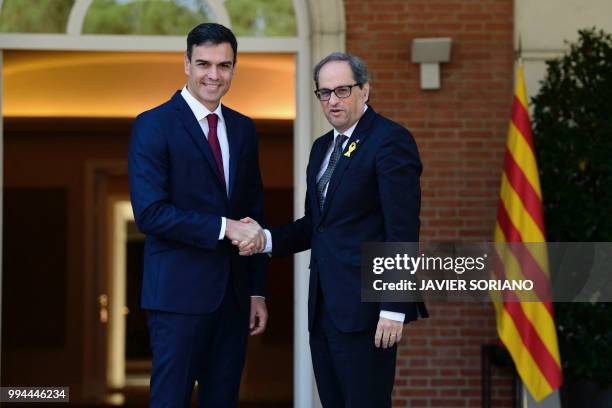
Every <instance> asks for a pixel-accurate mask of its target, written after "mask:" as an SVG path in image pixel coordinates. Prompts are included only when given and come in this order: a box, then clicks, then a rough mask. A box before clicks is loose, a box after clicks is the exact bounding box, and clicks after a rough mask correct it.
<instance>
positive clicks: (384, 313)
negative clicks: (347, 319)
mask: <svg viewBox="0 0 612 408" xmlns="http://www.w3.org/2000/svg"><path fill="white" fill-rule="evenodd" d="M367 109H368V105H365V107H364V109H363V111H364V112H365V111H366V110H367ZM358 123H359V121H357V122H355V124H354V125H353V126H351V127H350V128H348V129H347V130H346V131H345V132H342V133H340V132H338V130H337V129H335V128H334V140H333V141H332V142H331V143H330V145H329V147H328V148H327V152H326V153H325V157H324V158H323V162H322V163H321V168H320V169H319V172H318V173H317V181H319V179H320V178H321V177H322V176H323V173H325V170H326V169H327V166H328V165H329V159H330V158H331V154H332V152H333V151H334V145H335V143H336V138H337V137H338V136H340V135H344V136H346V137H347V139H346V140H345V141H344V143H343V144H342V150H344V149H345V148H346V145H347V144H348V142H349V141H350V140H351V136H352V135H353V132H354V131H355V128H356V127H357V124H358ZM328 187H329V183H328V184H327V185H326V186H325V190H324V191H323V195H324V196H326V195H327V188H328ZM264 233H265V234H266V247H265V249H264V252H265V253H271V252H272V234H271V233H270V231H269V230H267V229H266V230H264ZM380 317H383V318H385V319H390V320H395V321H398V322H403V321H404V319H405V318H406V315H405V314H404V313H398V312H390V311H388V310H381V311H380Z"/></svg>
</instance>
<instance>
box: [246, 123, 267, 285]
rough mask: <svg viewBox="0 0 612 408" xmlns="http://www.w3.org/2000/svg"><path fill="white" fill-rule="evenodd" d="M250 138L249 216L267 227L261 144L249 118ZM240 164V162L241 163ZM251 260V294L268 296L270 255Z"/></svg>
mask: <svg viewBox="0 0 612 408" xmlns="http://www.w3.org/2000/svg"><path fill="white" fill-rule="evenodd" d="M248 134H249V140H251V141H252V142H253V144H252V145H251V146H250V147H249V151H250V152H252V154H251V156H250V157H251V162H250V163H249V164H248V166H250V168H249V171H248V174H249V175H251V177H250V178H249V186H248V194H247V195H246V197H249V198H250V199H251V200H252V201H251V205H250V211H249V216H250V217H251V218H253V219H254V220H255V221H257V222H258V223H259V225H261V226H262V227H265V225H266V223H265V219H264V216H263V205H264V203H263V201H264V200H263V184H262V181H261V171H260V169H259V146H258V143H257V134H256V131H255V125H254V124H253V122H252V121H250V120H249V132H248ZM239 165H240V164H239ZM248 262H249V279H250V286H251V296H264V297H265V296H266V293H267V266H268V256H267V255H265V254H258V255H253V256H250V257H249V258H248Z"/></svg>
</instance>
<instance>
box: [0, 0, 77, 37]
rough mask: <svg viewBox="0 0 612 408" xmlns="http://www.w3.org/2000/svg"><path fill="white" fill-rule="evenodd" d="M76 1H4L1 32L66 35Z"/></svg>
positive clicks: (0, 15)
mask: <svg viewBox="0 0 612 408" xmlns="http://www.w3.org/2000/svg"><path fill="white" fill-rule="evenodd" d="M73 4H74V0H4V1H3V2H2V10H1V12H0V32H5V33H65V32H66V25H67V23H68V16H69V15H70V10H71V9H72V5H73Z"/></svg>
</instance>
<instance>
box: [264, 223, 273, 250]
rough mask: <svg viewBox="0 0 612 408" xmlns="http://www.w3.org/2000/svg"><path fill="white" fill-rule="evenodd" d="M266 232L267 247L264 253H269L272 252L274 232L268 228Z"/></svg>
mask: <svg viewBox="0 0 612 408" xmlns="http://www.w3.org/2000/svg"><path fill="white" fill-rule="evenodd" d="M264 234H266V247H265V248H264V250H263V253H264V254H269V253H271V252H272V234H271V233H270V231H268V230H267V229H265V230H264Z"/></svg>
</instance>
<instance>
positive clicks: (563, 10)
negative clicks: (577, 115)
mask: <svg viewBox="0 0 612 408" xmlns="http://www.w3.org/2000/svg"><path fill="white" fill-rule="evenodd" d="M514 7H515V25H514V33H515V35H514V38H515V50H518V38H519V35H520V37H521V42H522V55H523V61H524V67H525V82H526V84H527V92H528V93H529V95H530V96H533V95H535V94H537V92H538V90H539V88H540V85H539V82H540V80H542V79H543V78H544V75H545V74H546V64H545V61H546V60H547V59H551V58H554V57H558V56H560V55H562V54H563V52H564V51H566V50H568V49H569V47H568V46H567V44H565V42H564V41H565V40H567V41H569V42H575V41H576V40H577V39H578V30H579V29H582V28H590V27H593V26H595V27H596V28H597V29H603V30H604V31H607V32H609V33H612V1H611V0H515V3H514Z"/></svg>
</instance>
